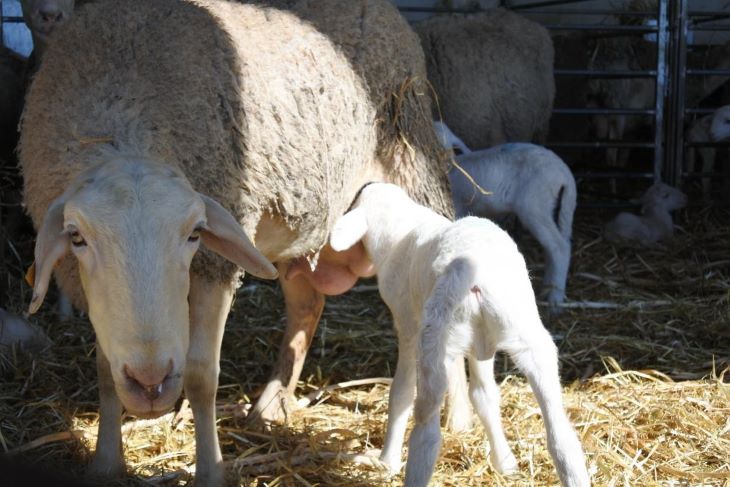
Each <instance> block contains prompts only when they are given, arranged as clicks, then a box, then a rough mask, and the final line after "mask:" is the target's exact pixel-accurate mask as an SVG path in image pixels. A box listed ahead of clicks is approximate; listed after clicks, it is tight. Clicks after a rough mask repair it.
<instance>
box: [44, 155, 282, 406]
mask: <svg viewBox="0 0 730 487" xmlns="http://www.w3.org/2000/svg"><path fill="white" fill-rule="evenodd" d="M201 242H202V244H203V245H205V246H207V247H208V248H209V249H211V250H213V251H215V252H216V253H218V254H220V255H222V256H224V257H225V258H227V259H228V260H231V261H232V262H234V263H236V264H238V265H240V266H241V267H243V268H244V269H245V270H247V271H249V272H251V273H252V274H254V275H257V276H260V277H264V278H274V277H276V269H275V268H274V267H273V266H272V265H271V263H269V262H268V261H267V260H266V258H265V257H264V256H263V255H261V254H260V253H259V252H258V251H257V250H256V249H255V248H254V247H253V245H252V244H251V242H250V240H249V239H248V237H247V236H246V235H245V234H244V232H243V230H242V229H241V227H240V226H239V224H238V223H237V222H236V220H235V218H233V216H231V214H230V213H228V212H227V211H226V210H224V209H223V208H222V207H221V206H220V205H219V204H218V203H217V202H215V201H213V200H212V199H210V198H208V197H206V196H203V195H201V194H199V193H197V192H196V191H194V190H193V188H192V187H191V186H190V184H189V183H188V181H187V179H186V178H185V177H184V176H183V175H182V174H181V173H179V172H178V171H177V170H175V169H173V168H171V167H169V166H167V165H162V164H157V163H152V162H149V161H141V160H135V159H126V158H118V159H115V160H111V161H108V162H105V163H103V164H101V165H99V166H97V167H95V168H92V169H90V170H88V171H85V172H84V173H81V174H80V175H79V176H78V177H77V178H76V179H75V180H74V182H73V183H72V184H71V186H70V187H69V189H68V190H67V191H66V192H65V193H64V194H63V195H61V196H60V197H59V198H58V199H56V200H55V201H54V202H53V203H52V204H51V205H50V207H49V209H48V210H47V212H46V215H45V217H44V219H43V223H42V225H41V228H40V229H39V231H38V240H37V242H36V250H35V259H36V264H35V283H34V289H33V299H32V301H31V305H30V312H31V313H32V312H35V311H36V310H37V309H38V308H39V306H40V305H41V303H42V301H43V298H44V296H45V293H46V290H47V288H48V283H49V279H50V277H51V273H52V269H53V267H54V265H55V263H56V262H57V261H58V260H59V259H60V258H61V257H63V256H64V255H65V254H66V253H67V252H69V251H70V252H71V253H73V255H74V256H75V258H76V260H77V261H78V268H79V274H80V277H81V284H82V287H83V290H84V293H85V295H86V300H87V302H88V306H89V318H90V320H91V322H92V324H93V326H94V330H95V331H96V337H97V341H98V344H99V346H100V347H101V350H102V351H103V353H104V355H105V356H106V357H107V359H108V360H109V364H110V366H111V373H112V376H113V378H114V384H115V387H116V390H117V393H118V395H119V398H120V399H121V401H122V403H123V404H124V405H125V407H126V408H127V410H129V411H130V412H132V413H135V414H139V415H142V416H154V415H157V414H160V413H161V412H163V411H165V410H167V409H169V408H170V407H171V406H172V405H173V404H174V402H175V400H176V399H177V398H178V396H179V395H180V391H181V389H182V379H181V378H182V373H183V371H184V369H185V365H186V354H187V350H188V343H189V326H190V324H189V312H188V291H189V287H190V277H189V271H190V264H191V261H192V259H193V256H194V255H195V253H196V252H197V251H198V248H199V246H200V244H201Z"/></svg>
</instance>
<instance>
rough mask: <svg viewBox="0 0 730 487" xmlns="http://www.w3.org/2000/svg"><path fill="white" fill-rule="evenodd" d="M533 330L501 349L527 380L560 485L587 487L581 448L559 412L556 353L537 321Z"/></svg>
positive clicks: (545, 332)
mask: <svg viewBox="0 0 730 487" xmlns="http://www.w3.org/2000/svg"><path fill="white" fill-rule="evenodd" d="M537 327H538V328H537V329H535V328H529V329H528V330H527V331H528V332H529V335H527V334H525V335H523V336H520V337H515V338H516V339H513V340H510V341H509V343H508V345H507V346H506V347H505V349H506V351H507V352H508V353H509V355H510V357H511V358H512V360H514V362H515V363H516V364H517V366H518V367H519V369H520V370H521V371H522V372H523V373H524V374H525V376H526V377H527V380H528V381H529V383H530V387H531V388H532V391H533V393H534V394H535V397H536V398H537V402H538V404H539V405H540V410H541V411H542V415H543V418H544V420H545V428H546V430H547V444H548V450H549V451H550V455H551V456H552V458H553V462H554V463H555V468H556V470H557V471H558V476H559V477H560V480H561V482H562V484H563V485H564V486H566V487H585V486H589V485H590V477H589V476H588V471H587V470H586V466H585V455H584V453H583V448H582V447H581V444H580V441H579V440H578V436H577V435H576V433H575V430H574V429H573V427H572V425H571V424H570V420H569V419H568V416H567V414H566V413H565V409H564V408H563V400H562V397H561V387H560V376H559V375H558V353H557V349H556V348H555V344H554V343H553V341H552V338H551V337H550V334H549V333H548V332H547V330H545V328H544V327H543V326H542V324H541V323H539V318H538V323H537Z"/></svg>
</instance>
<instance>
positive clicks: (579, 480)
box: [330, 183, 590, 487]
mask: <svg viewBox="0 0 730 487" xmlns="http://www.w3.org/2000/svg"><path fill="white" fill-rule="evenodd" d="M330 244H331V246H332V248H333V249H335V250H340V251H344V250H347V249H349V248H351V247H353V246H355V245H360V244H362V245H363V246H364V249H365V252H366V253H367V255H368V257H369V259H370V261H371V262H372V264H373V268H372V269H369V270H368V272H367V273H365V274H364V275H370V274H372V273H373V272H375V273H377V276H378V288H379V290H380V295H381V296H382V298H383V300H384V301H385V303H386V304H387V305H388V307H389V308H390V310H391V312H392V313H393V322H394V324H395V328H396V331H397V335H398V365H397V368H396V372H395V378H394V379H393V384H392V386H391V390H390V402H389V405H388V426H387V431H386V439H385V444H384V447H383V451H382V454H381V460H382V461H383V462H384V463H385V464H386V465H387V466H388V467H389V468H390V469H391V471H393V472H397V471H398V470H400V464H401V463H400V458H401V450H402V445H403V436H404V434H405V430H406V423H407V420H408V415H409V411H410V408H411V406H412V405H413V396H414V392H415V391H416V389H417V396H416V399H415V409H414V417H415V427H414V429H413V432H412V433H411V437H410V441H409V448H408V452H409V453H408V461H407V464H406V480H405V485H407V486H425V485H427V484H428V481H429V479H430V478H431V475H432V473H433V469H434V465H435V462H436V460H437V458H438V453H439V449H440V441H441V435H440V428H439V410H440V408H441V404H442V402H443V399H444V395H445V393H446V389H447V382H448V381H447V371H448V370H449V369H450V368H451V366H452V364H453V362H454V360H455V359H456V358H457V357H461V356H462V355H467V356H468V358H469V370H470V371H471V374H472V375H471V384H470V397H471V402H472V405H473V406H474V408H475V410H476V411H477V413H478V415H479V417H480V419H481V420H482V422H483V424H484V428H485V430H486V431H487V435H488V437H489V442H490V445H491V454H490V458H491V460H492V463H493V465H494V467H495V468H496V469H497V470H498V471H500V472H503V473H504V472H511V471H514V470H516V468H517V461H516V460H515V457H514V455H513V454H512V452H511V450H510V448H509V446H508V444H507V439H506V438H505V436H504V431H503V429H502V425H501V419H500V414H499V389H498V387H497V384H496V383H495V381H494V371H493V360H494V354H495V352H497V351H498V350H503V351H505V352H507V353H508V354H509V356H510V357H511V358H512V360H514V362H515V363H516V364H517V366H518V367H519V368H520V370H522V372H524V374H525V375H526V376H527V379H528V380H529V382H530V386H531V387H532V390H533V392H534V393H535V396H536V397H537V400H538V403H539V404H540V409H541V410H542V414H543V417H544V418H545V423H546V428H547V435H548V449H549V450H550V454H551V456H552V458H553V461H554V462H555V466H556V468H557V471H558V475H559V476H560V480H561V482H562V483H563V485H565V486H573V487H578V486H581V487H582V486H588V485H590V479H589V476H588V472H587V470H586V467H585V458H584V454H583V450H582V448H581V445H580V442H579V441H578V438H577V436H576V434H575V431H574V430H573V428H572V426H571V424H570V420H569V419H568V417H567V415H566V414H565V410H564V409H563V405H562V399H561V388H560V377H559V375H558V357H557V349H556V347H555V345H554V344H553V341H552V338H551V337H550V334H549V333H548V332H547V330H546V329H545V327H544V326H543V325H542V322H541V321H540V316H539V314H538V310H537V305H536V303H535V295H534V293H533V291H532V286H531V284H530V278H529V276H528V274H527V268H526V265H525V261H524V259H523V257H522V255H521V254H520V252H519V250H518V249H517V246H516V245H515V243H514V242H513V241H512V239H511V238H510V237H509V236H508V235H507V233H505V232H504V231H503V230H501V229H500V228H499V227H498V226H497V225H496V224H494V223H492V222H490V221H488V220H484V219H481V218H475V217H467V218H463V219H460V220H458V221H456V222H454V223H452V222H450V221H449V220H448V219H446V218H444V217H442V216H440V215H437V214H436V213H434V212H433V211H431V210H429V209H427V208H425V207H423V206H420V205H418V204H416V203H415V202H413V200H411V199H410V198H409V197H408V196H407V195H406V194H405V192H404V191H403V190H402V189H400V188H398V187H397V186H394V185H390V184H378V183H373V184H369V185H368V186H366V187H365V188H364V189H363V190H362V192H361V193H360V196H359V197H358V199H357V200H356V202H355V204H354V206H353V209H352V210H351V211H350V212H348V213H347V214H345V215H344V216H343V217H342V218H340V219H339V220H338V221H337V223H336V224H335V226H334V228H333V230H332V235H331V237H330ZM485 248H488V249H489V250H488V251H487V252H485V251H484V249H485Z"/></svg>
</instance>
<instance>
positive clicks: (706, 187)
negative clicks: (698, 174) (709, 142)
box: [699, 147, 715, 203]
mask: <svg viewBox="0 0 730 487" xmlns="http://www.w3.org/2000/svg"><path fill="white" fill-rule="evenodd" d="M699 152H700V154H701V156H702V172H703V173H705V174H706V173H709V172H710V171H712V170H713V169H714V167H715V149H713V148H711V147H702V148H700V149H699ZM710 189H711V186H710V177H709V176H702V198H703V199H704V201H705V202H706V203H707V202H709V201H710Z"/></svg>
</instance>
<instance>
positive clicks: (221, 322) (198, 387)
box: [184, 275, 233, 487]
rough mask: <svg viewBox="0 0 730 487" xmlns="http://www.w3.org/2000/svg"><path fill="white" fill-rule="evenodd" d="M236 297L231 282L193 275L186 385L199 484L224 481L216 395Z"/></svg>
mask: <svg viewBox="0 0 730 487" xmlns="http://www.w3.org/2000/svg"><path fill="white" fill-rule="evenodd" d="M232 300H233V287H232V286H231V285H229V284H220V283H214V282H210V281H206V280H205V279H202V278H200V277H196V276H192V275H191V277H190V299H189V301H190V346H189V348H188V355H187V365H186V367H185V377H184V387H185V394H186V395H187V397H188V400H189V401H190V407H191V409H192V410H193V419H194V420H195V485H196V486H197V487H201V486H220V485H222V484H223V476H224V472H223V457H222V455H221V449H220V446H219V445H218V432H217V430H216V425H215V418H216V410H215V396H216V392H217V390H218V373H219V371H220V351H221V340H222V338H223V330H224V327H225V323H226V318H227V317H228V312H229V311H230V309H231V302H232Z"/></svg>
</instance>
